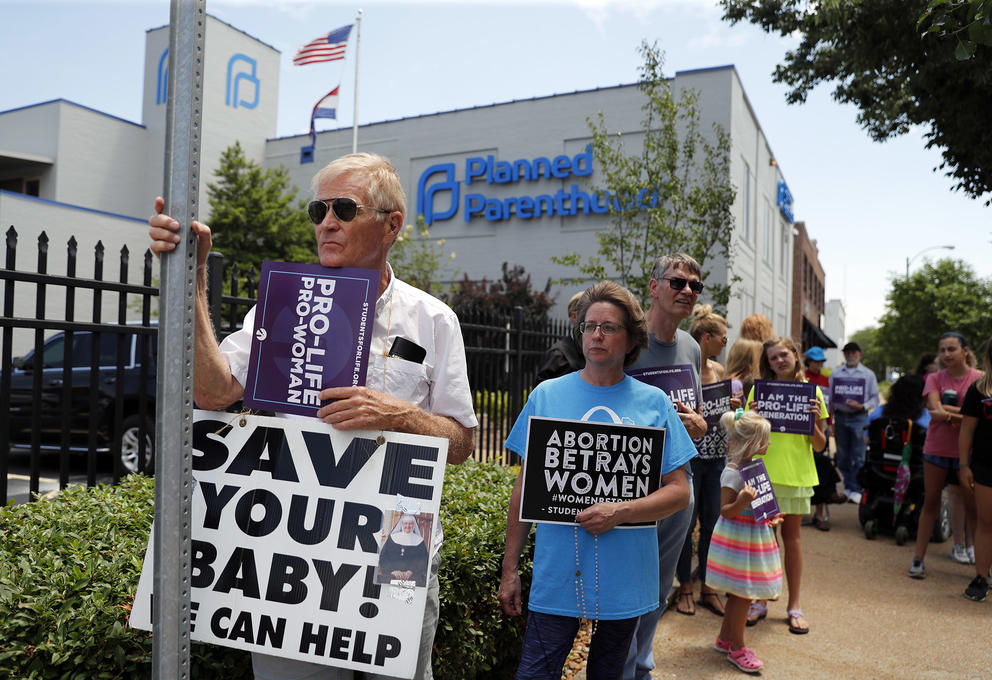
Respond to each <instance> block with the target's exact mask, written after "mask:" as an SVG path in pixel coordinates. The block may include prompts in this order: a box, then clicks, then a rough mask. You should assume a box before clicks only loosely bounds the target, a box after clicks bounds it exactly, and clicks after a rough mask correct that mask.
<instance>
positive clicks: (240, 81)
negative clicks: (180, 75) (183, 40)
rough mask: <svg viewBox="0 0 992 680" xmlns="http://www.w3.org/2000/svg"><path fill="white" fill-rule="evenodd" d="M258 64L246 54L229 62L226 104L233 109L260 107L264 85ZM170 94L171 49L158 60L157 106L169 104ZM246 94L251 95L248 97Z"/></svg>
mask: <svg viewBox="0 0 992 680" xmlns="http://www.w3.org/2000/svg"><path fill="white" fill-rule="evenodd" d="M257 69H258V63H257V62H256V61H255V60H254V59H252V58H251V57H249V56H248V55H245V54H235V55H233V56H232V57H231V58H230V59H229V60H228V62H227V86H226V88H225V93H224V103H225V104H226V105H227V106H230V107H231V108H234V109H237V108H244V109H254V108H256V107H257V106H258V100H259V96H260V95H261V91H262V85H261V82H260V81H259V79H258V74H257ZM168 92H169V48H168V47H166V48H165V49H164V50H163V51H162V55H161V56H160V57H159V59H158V70H157V82H156V84H155V105H156V106H160V105H162V104H165V103H167V95H168ZM246 93H247V94H248V95H251V97H250V98H248V97H246V96H245V95H246Z"/></svg>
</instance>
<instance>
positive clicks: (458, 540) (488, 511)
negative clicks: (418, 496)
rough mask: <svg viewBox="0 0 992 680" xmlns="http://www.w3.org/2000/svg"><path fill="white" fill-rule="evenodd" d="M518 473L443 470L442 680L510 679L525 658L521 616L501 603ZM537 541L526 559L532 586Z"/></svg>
mask: <svg viewBox="0 0 992 680" xmlns="http://www.w3.org/2000/svg"><path fill="white" fill-rule="evenodd" d="M518 472H519V468H514V467H509V468H506V467H502V466H498V465H486V464H482V463H475V462H466V463H463V464H462V465H460V466H458V467H449V468H448V470H447V472H446V473H445V483H444V494H443V496H442V500H441V524H442V526H443V527H444V546H443V547H442V549H441V558H442V559H441V569H440V572H439V579H440V581H441V613H440V622H439V623H438V627H437V635H436V637H435V638H434V676H435V677H436V678H438V680H473V679H474V678H508V677H511V671H512V669H513V667H514V666H515V665H516V663H517V661H518V660H519V659H520V646H521V643H522V642H523V624H524V619H523V617H520V618H517V619H510V618H508V617H507V616H506V615H504V614H503V610H502V609H501V608H500V606H499V602H498V601H497V599H496V591H497V589H498V588H499V580H500V573H501V569H502V562H503V542H504V539H505V537H506V510H507V507H508V506H509V504H510V493H511V491H512V490H513V483H514V481H516V478H517V474H518ZM533 559H534V544H533V541H529V542H528V546H527V549H526V550H525V551H524V555H523V557H522V558H521V560H520V581H521V586H522V588H523V592H524V595H525V596H526V594H527V592H528V591H529V589H530V577H531V568H532V567H533Z"/></svg>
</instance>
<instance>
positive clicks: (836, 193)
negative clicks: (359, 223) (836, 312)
mask: <svg viewBox="0 0 992 680" xmlns="http://www.w3.org/2000/svg"><path fill="white" fill-rule="evenodd" d="M359 7H362V8H363V10H364V15H363V16H364V18H363V22H362V37H361V56H360V59H361V62H360V66H361V83H360V92H359V105H360V108H359V114H358V119H359V122H360V123H366V122H372V121H380V120H387V119H392V118H400V117H404V116H414V115H419V114H427V113H433V112H437V111H445V110H450V109H457V108H466V107H472V106H477V105H485V104H490V103H493V102H500V101H509V100H513V99H525V98H529V97H534V96H542V95H549V94H553V93H560V92H571V91H574V90H585V89H591V88H595V87H602V86H610V85H616V84H618V83H630V82H633V81H634V80H635V79H636V75H637V68H638V65H639V63H640V60H639V58H638V55H637V46H638V45H639V43H640V41H641V40H642V39H644V38H647V39H649V40H652V41H653V40H657V41H658V42H659V44H660V46H661V47H662V49H664V50H665V52H666V55H667V65H666V71H667V72H668V73H670V74H674V72H675V71H679V70H685V69H694V68H703V67H708V66H719V65H725V64H734V65H735V66H736V67H737V70H738V72H739V74H740V77H741V81H742V82H743V84H744V88H745V91H746V92H747V95H748V97H749V99H750V101H751V104H752V106H753V107H754V110H755V113H756V115H757V117H758V120H759V122H760V124H761V126H762V128H763V130H764V132H765V134H766V136H767V137H768V140H769V143H770V145H771V148H772V150H773V152H774V153H775V156H776V159H777V161H778V163H779V166H780V168H781V170H782V172H783V174H784V175H785V178H786V181H787V182H788V184H789V188H790V189H791V191H792V194H793V196H794V197H795V206H794V208H795V215H796V219H797V220H803V221H805V223H806V226H807V229H808V230H809V232H810V234H811V236H812V238H814V239H816V240H817V244H818V247H819V251H820V261H821V262H822V263H823V266H824V269H825V270H826V294H827V299H831V298H840V299H842V300H843V301H844V306H845V309H846V312H847V331H848V334H850V333H851V332H853V331H855V330H857V329H860V328H863V327H865V326H868V325H870V324H874V323H876V322H877V319H878V317H879V316H880V315H881V314H882V313H883V311H884V304H885V293H886V291H887V290H888V287H889V282H890V281H891V279H892V277H893V276H896V275H900V276H901V275H902V274H903V273H904V272H905V268H906V260H907V258H913V257H914V256H916V255H917V254H918V253H920V251H922V250H924V249H926V248H929V247H931V246H939V245H945V244H946V245H954V246H955V250H954V251H953V252H947V251H942V250H932V251H929V252H926V253H924V254H922V255H920V256H918V257H915V259H913V262H912V267H913V269H914V270H915V269H916V268H918V267H919V266H920V265H921V264H922V263H923V262H924V261H925V260H926V259H928V258H932V257H940V256H953V257H957V258H961V259H964V260H966V261H968V262H969V263H970V264H971V265H972V266H973V267H974V268H975V269H976V271H977V272H978V273H979V275H981V276H989V274H990V271H989V269H990V267H989V264H988V263H989V262H990V260H992V242H990V240H992V224H990V216H992V213H990V209H989V208H985V207H984V205H983V204H982V202H981V201H974V200H970V199H968V198H966V197H964V196H963V195H961V194H959V193H953V192H951V191H950V187H951V182H950V180H948V179H947V178H945V177H943V176H942V175H940V174H937V173H934V172H933V171H932V168H933V167H935V166H936V165H937V164H938V163H939V155H938V154H937V153H935V152H928V151H925V150H924V149H923V141H922V130H919V131H915V132H913V133H911V134H909V135H906V136H904V137H901V138H898V139H896V140H892V141H889V142H887V143H885V144H877V143H873V142H871V141H870V140H869V139H868V137H867V136H866V135H865V133H864V132H863V131H862V130H861V129H860V128H859V127H858V126H857V124H856V122H855V115H856V111H855V109H854V108H853V107H850V106H841V105H839V104H836V103H835V102H833V100H832V99H831V98H830V96H829V89H828V88H824V87H821V88H819V89H818V90H816V91H815V92H814V93H813V95H812V96H811V97H810V98H809V101H808V103H807V104H805V105H802V106H788V105H786V103H785V98H784V92H785V90H784V88H783V87H782V86H779V85H775V84H773V83H772V82H771V74H772V71H773V69H774V67H775V65H776V64H777V63H779V62H780V61H781V59H782V56H783V55H784V53H785V51H786V50H787V49H789V47H790V45H791V43H790V42H789V41H788V40H783V39H780V38H778V37H772V36H768V35H766V34H764V33H762V32H761V31H759V30H757V29H755V28H753V27H751V26H750V25H737V26H730V25H729V24H728V23H726V22H724V21H722V20H721V19H720V11H719V9H718V8H717V6H716V2H715V1H714V0H641V1H638V2H634V1H631V2H624V1H622V0H615V1H607V0H558V1H556V2H537V3H534V2H527V3H524V2H508V1H503V2H489V3H483V2H474V1H472V0H460V2H457V3H421V2H404V3H388V2H375V1H369V0H366V1H365V2H364V3H362V4H353V3H344V2H337V1H330V0H323V1H316V0H310V1H303V0H268V1H267V2H260V1H258V0H226V1H225V0H208V1H207V11H208V12H209V13H211V14H213V15H214V16H216V17H218V18H220V19H222V20H224V21H226V22H228V23H230V24H232V25H234V26H236V27H237V28H240V29H241V30H244V31H245V32H247V33H249V34H251V35H253V36H255V37H257V38H259V39H260V40H262V41H264V42H266V43H268V44H270V45H272V46H274V47H275V48H277V49H279V50H280V51H281V52H282V64H283V65H282V70H281V73H280V100H279V128H278V130H279V134H280V135H294V134H303V133H304V132H306V129H307V126H308V124H309V113H310V109H311V108H312V107H313V104H314V102H315V101H316V100H317V99H319V97H320V96H322V95H323V94H325V93H326V92H327V91H329V90H330V89H332V88H333V87H334V85H336V84H337V83H338V82H340V83H341V100H340V105H339V109H340V119H339V123H338V124H340V125H342V126H348V127H350V125H351V122H352V107H353V102H354V99H353V92H354V54H353V50H352V48H351V47H349V52H348V58H347V59H346V60H345V61H344V62H334V63H331V64H320V65H312V66H308V67H296V66H293V64H292V57H293V54H294V52H295V51H296V49H297V48H298V47H299V46H300V45H301V44H303V43H306V42H308V41H310V40H311V39H313V38H315V37H316V36H318V35H319V34H321V33H323V32H326V31H328V30H330V29H332V28H336V27H338V26H341V25H343V24H346V23H349V22H351V21H353V20H354V17H355V15H356V12H357V9H358V8H359ZM168 20H169V2H168V0H154V1H152V0H129V1H128V2H102V3H101V2H83V1H81V0H71V1H70V0H65V1H63V2H44V1H40V2H39V1H37V0H24V1H20V0H0V45H3V49H4V55H5V58H4V60H3V64H2V66H0V111H4V110H7V109H11V108H16V107H19V106H25V105H29V104H34V103H38V102H42V101H47V100H51V99H57V98H64V99H69V100H71V101H74V102H77V103H79V104H83V105H85V106H90V107H92V108H95V109H98V110H101V111H104V112H106V113H110V114H112V115H115V116H119V117H121V118H125V119H127V120H132V121H136V122H140V120H141V91H142V83H141V78H142V64H143V59H144V40H145V31H146V30H147V29H150V28H155V27H158V26H161V25H164V24H166V23H168ZM15 55H16V56H15ZM333 125H334V123H333V122H332V121H320V122H318V129H328V128H329V127H331V126H333ZM941 330H943V329H941Z"/></svg>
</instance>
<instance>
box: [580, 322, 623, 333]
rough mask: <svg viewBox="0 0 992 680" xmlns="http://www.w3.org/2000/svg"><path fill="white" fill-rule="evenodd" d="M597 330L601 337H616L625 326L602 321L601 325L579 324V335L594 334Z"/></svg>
mask: <svg viewBox="0 0 992 680" xmlns="http://www.w3.org/2000/svg"><path fill="white" fill-rule="evenodd" d="M597 328H598V329H599V331H600V332H601V333H602V334H603V335H616V334H617V333H619V332H620V329H621V328H626V326H624V325H623V324H620V323H613V322H612V321H604V322H603V323H586V322H585V321H581V322H579V333H582V334H589V333H595V332H596V329H597Z"/></svg>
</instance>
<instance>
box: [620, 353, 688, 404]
mask: <svg viewBox="0 0 992 680" xmlns="http://www.w3.org/2000/svg"><path fill="white" fill-rule="evenodd" d="M627 375H629V376H630V377H631V378H637V379H638V380H640V381H641V382H646V383H647V384H648V385H654V386H655V387H658V388H660V389H661V390H662V391H663V392H664V393H665V394H667V395H668V396H669V398H670V399H671V400H672V401H673V402H676V401H681V402H682V403H683V404H685V405H686V406H688V407H689V408H690V409H691V410H693V411H695V410H696V408H697V404H696V402H697V401H698V399H697V397H696V374H695V372H694V371H693V370H692V366H690V365H689V364H678V365H676V366H656V367H655V368H638V369H634V370H632V371H627Z"/></svg>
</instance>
